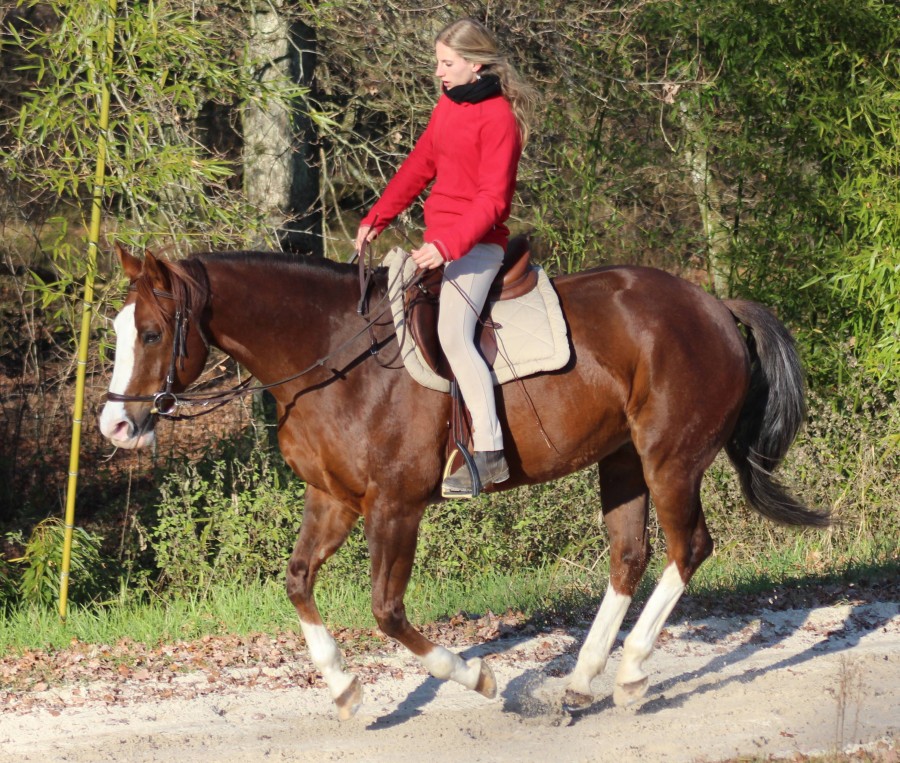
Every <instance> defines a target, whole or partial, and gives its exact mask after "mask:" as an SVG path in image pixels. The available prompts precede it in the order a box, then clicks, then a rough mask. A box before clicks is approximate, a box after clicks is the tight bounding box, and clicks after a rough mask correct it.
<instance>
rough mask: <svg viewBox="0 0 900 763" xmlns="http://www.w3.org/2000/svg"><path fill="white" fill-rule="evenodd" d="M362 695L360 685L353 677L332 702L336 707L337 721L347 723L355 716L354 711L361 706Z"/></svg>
mask: <svg viewBox="0 0 900 763" xmlns="http://www.w3.org/2000/svg"><path fill="white" fill-rule="evenodd" d="M362 695H363V692H362V684H360V682H359V679H358V678H356V676H354V677H353V680H352V681H351V682H350V685H349V686H348V687H347V688H346V689H344V691H343V692H342V693H341V695H340V696H339V697H336V698H335V700H334V704H335V705H337V710H338V720H341V721H349V720H350V719H351V718H352V717H353V716H354V715H356V711H357V710H359V707H360V705H362Z"/></svg>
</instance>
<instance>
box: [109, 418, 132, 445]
mask: <svg viewBox="0 0 900 763" xmlns="http://www.w3.org/2000/svg"><path fill="white" fill-rule="evenodd" d="M130 435H131V425H130V424H129V423H128V422H127V421H120V422H119V423H118V424H116V427H115V429H113V431H112V434H111V436H110V439H112V440H127V439H128V437H129V436H130Z"/></svg>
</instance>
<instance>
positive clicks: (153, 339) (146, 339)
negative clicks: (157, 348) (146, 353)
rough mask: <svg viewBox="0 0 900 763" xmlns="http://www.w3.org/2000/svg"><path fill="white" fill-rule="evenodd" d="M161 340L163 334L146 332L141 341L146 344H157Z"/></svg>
mask: <svg viewBox="0 0 900 763" xmlns="http://www.w3.org/2000/svg"><path fill="white" fill-rule="evenodd" d="M160 339H162V334H160V333H159V332H158V331H145V332H144V333H143V334H142V335H141V341H142V342H143V343H144V344H156V343H157V342H158V341H159V340H160Z"/></svg>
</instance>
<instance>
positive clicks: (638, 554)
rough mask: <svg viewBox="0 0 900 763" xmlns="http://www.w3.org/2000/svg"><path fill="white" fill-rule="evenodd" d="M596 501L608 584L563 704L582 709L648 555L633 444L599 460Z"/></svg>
mask: <svg viewBox="0 0 900 763" xmlns="http://www.w3.org/2000/svg"><path fill="white" fill-rule="evenodd" d="M599 472H600V502H601V506H602V509H603V521H604V522H605V524H606V527H607V530H608V532H609V584H608V585H607V588H606V594H605V595H604V597H603V601H602V602H601V604H600V609H599V610H598V611H597V615H596V617H595V618H594V622H593V624H592V625H591V629H590V631H588V635H587V638H585V640H584V644H583V645H582V647H581V650H580V651H579V653H578V661H577V662H576V664H575V668H574V669H573V670H572V673H571V674H570V675H569V678H568V685H567V688H566V693H565V698H564V703H565V705H566V707H568V708H570V709H583V708H585V707H588V706H589V705H590V704H591V703H592V702H593V701H594V695H593V692H592V691H591V681H592V680H593V679H594V676H597V675H599V674H600V673H602V672H603V670H604V668H605V667H606V662H607V660H608V659H609V653H610V651H611V650H612V647H613V644H614V643H615V640H616V635H617V634H618V632H619V627H620V626H621V625H622V620H623V619H624V618H625V613H626V612H627V610H628V606H629V604H631V599H632V598H633V596H634V592H635V590H636V589H637V586H638V583H639V582H640V580H641V576H642V575H643V574H644V571H645V570H646V568H647V562H648V561H649V558H650V539H649V535H648V532H647V519H648V513H649V492H648V490H647V484H646V482H645V481H644V475H643V470H642V467H641V461H640V458H639V457H638V455H637V453H635V452H634V449H633V448H632V447H631V446H628V447H626V448H623V449H622V450H620V451H617V452H616V453H614V454H613V455H611V456H609V457H607V458H605V459H604V460H603V461H601V462H600V464H599Z"/></svg>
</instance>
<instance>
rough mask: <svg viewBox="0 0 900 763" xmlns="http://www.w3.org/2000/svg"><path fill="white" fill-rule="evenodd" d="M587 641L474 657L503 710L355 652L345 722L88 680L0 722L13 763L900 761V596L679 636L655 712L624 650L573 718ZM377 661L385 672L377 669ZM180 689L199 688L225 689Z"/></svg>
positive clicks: (277, 693)
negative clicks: (629, 697)
mask: <svg viewBox="0 0 900 763" xmlns="http://www.w3.org/2000/svg"><path fill="white" fill-rule="evenodd" d="M583 635H584V634H583V632H581V631H574V630H571V631H557V632H553V633H545V634H540V635H538V636H536V637H531V638H528V639H510V638H506V639H501V640H498V641H494V642H492V643H490V644H487V645H485V646H479V647H471V648H469V649H467V650H465V654H466V656H475V655H482V656H487V659H488V660H489V662H490V664H491V665H492V667H493V669H494V671H495V673H496V675H497V679H498V683H499V688H500V690H499V694H498V696H497V698H496V699H495V700H486V699H484V698H483V697H481V696H479V695H477V694H475V693H474V692H468V691H466V690H465V689H463V688H462V687H460V686H458V685H456V684H446V683H442V682H439V681H437V680H435V679H433V678H431V677H430V676H428V675H427V674H425V673H424V672H423V671H422V670H421V669H420V668H419V667H418V664H417V663H416V661H415V660H414V659H413V658H411V657H410V656H409V655H408V654H406V653H405V652H403V651H399V650H398V651H386V652H384V653H380V654H377V655H367V656H364V657H359V658H354V659H353V660H352V661H351V665H356V666H357V667H358V668H359V669H360V670H361V671H362V672H363V674H365V675H367V676H368V677H367V678H366V679H365V680H366V685H365V701H364V704H363V707H362V709H361V710H360V712H359V714H358V715H357V717H355V718H354V719H353V720H351V721H348V722H345V723H340V722H338V721H337V720H336V717H335V713H334V711H333V708H332V706H331V703H330V701H329V699H328V696H327V694H326V691H325V690H324V689H322V688H318V687H316V686H313V687H302V688H301V687H297V688H282V689H276V690H273V689H271V688H260V687H247V686H242V687H233V686H232V687H229V686H227V685H223V687H222V689H221V690H215V691H212V692H210V693H206V694H203V695H201V696H196V693H193V696H192V693H191V692H180V691H178V690H176V691H174V692H173V693H172V696H171V697H170V698H168V699H165V700H161V699H158V698H152V697H154V695H153V693H152V692H148V691H147V690H146V689H147V686H146V682H145V683H143V684H141V683H140V682H131V681H129V682H128V683H127V685H128V687H129V688H128V690H127V691H125V692H122V691H118V692H117V693H116V697H115V700H114V701H111V700H110V695H108V694H107V695H104V691H103V687H102V686H100V685H94V684H90V683H89V684H87V685H80V686H65V687H61V688H59V687H57V688H51V689H46V688H45V691H44V692H43V696H42V701H41V702H39V703H37V704H32V705H30V706H29V707H28V708H27V709H24V708H23V707H21V706H20V707H18V708H17V707H15V706H13V707H7V708H5V709H4V711H3V712H2V714H0V761H3V762H5V761H16V762H17V763H19V762H21V761H41V763H46V762H48V761H77V762H79V763H83V762H85V761H146V762H147V763H172V761H175V760H179V761H180V760H185V761H192V762H193V761H198V762H200V763H212V762H213V761H215V762H216V763H230V762H235V763H237V762H240V763H252V762H253V761H268V760H274V761H316V762H317V763H323V762H327V761H374V762H380V761H384V762H385V763H387V762H388V761H390V763H412V762H413V761H415V762H416V763H420V762H421V761H426V763H440V762H441V761H460V760H465V761H542V762H543V761H555V762H558V763H563V761H565V762H567V763H568V762H569V761H617V762H618V761H631V760H642V761H720V760H724V759H727V758H730V757H733V756H753V755H756V756H761V757H768V756H786V757H789V756H794V755H796V754H797V753H812V752H817V751H818V752H834V751H837V750H841V749H843V750H848V749H858V748H859V747H860V746H863V747H865V748H867V749H868V750H870V751H873V754H874V755H875V757H876V759H878V760H882V759H883V760H886V761H895V760H897V737H898V736H900V604H898V603H896V602H890V603H874V604H873V603H866V604H859V605H845V606H832V607H823V608H816V609H811V610H788V611H783V612H771V611H768V612H762V613H761V614H759V615H757V616H755V617H750V616H746V617H742V616H735V617H727V618H725V617H722V618H710V619H707V620H693V621H690V622H686V623H680V624H677V625H674V626H672V627H669V628H667V629H666V630H665V631H663V634H662V635H661V637H660V643H659V645H658V649H657V651H656V652H655V653H654V655H653V657H652V658H651V660H650V662H649V663H648V667H649V668H650V671H651V681H652V683H651V686H650V689H649V691H648V693H647V696H646V697H645V698H644V700H643V701H642V702H641V703H639V704H638V705H637V706H635V707H632V708H625V709H623V708H617V707H615V706H614V705H613V704H612V701H611V699H610V695H611V690H612V679H613V675H614V671H615V668H616V667H617V665H618V658H619V649H620V646H619V645H617V647H616V649H615V650H614V652H613V654H612V657H611V659H610V664H609V666H608V668H607V672H606V673H605V674H604V675H602V676H599V677H598V678H597V679H596V680H595V682H594V686H593V688H594V690H595V693H596V696H597V701H596V703H595V705H594V706H593V707H591V708H590V709H589V710H587V711H584V712H582V713H580V714H577V715H568V714H566V713H565V712H563V711H562V709H561V706H560V703H559V701H558V696H559V686H560V682H561V679H560V677H559V676H561V675H562V674H564V673H565V672H566V671H567V670H568V669H570V668H571V666H572V665H573V664H574V649H573V647H574V646H575V645H577V644H578V643H580V641H581V639H582V638H583ZM301 659H305V657H303V658H301ZM367 661H368V662H370V663H371V662H375V663H377V666H378V669H377V670H376V671H370V672H368V673H367V672H366V665H365V663H366V662H367ZM177 680H178V682H179V686H180V687H181V688H182V689H185V688H189V687H190V685H191V683H192V682H194V683H195V684H196V683H203V684H206V683H208V682H209V681H210V680H211V679H210V677H209V676H207V675H204V674H202V673H192V674H186V675H182V676H179V678H178V679H177ZM220 683H223V684H226V683H227V682H220ZM180 694H181V696H179V695H180ZM104 696H105V698H104ZM76 697H77V698H78V702H75V701H74V699H75V698H76Z"/></svg>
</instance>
